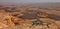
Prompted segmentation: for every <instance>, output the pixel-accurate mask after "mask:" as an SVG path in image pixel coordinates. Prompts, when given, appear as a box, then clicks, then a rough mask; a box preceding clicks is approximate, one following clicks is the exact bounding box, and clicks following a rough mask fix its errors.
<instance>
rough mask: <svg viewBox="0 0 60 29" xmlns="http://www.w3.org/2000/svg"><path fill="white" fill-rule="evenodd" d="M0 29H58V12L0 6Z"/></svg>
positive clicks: (59, 21) (59, 23)
mask: <svg viewBox="0 0 60 29" xmlns="http://www.w3.org/2000/svg"><path fill="white" fill-rule="evenodd" d="M0 29H60V11H56V10H47V9H40V8H39V7H10V6H7V7H4V6H0Z"/></svg>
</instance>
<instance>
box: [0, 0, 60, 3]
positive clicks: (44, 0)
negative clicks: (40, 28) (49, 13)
mask: <svg viewBox="0 0 60 29" xmlns="http://www.w3.org/2000/svg"><path fill="white" fill-rule="evenodd" d="M0 2H1V3H55V2H60V0H0Z"/></svg>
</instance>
